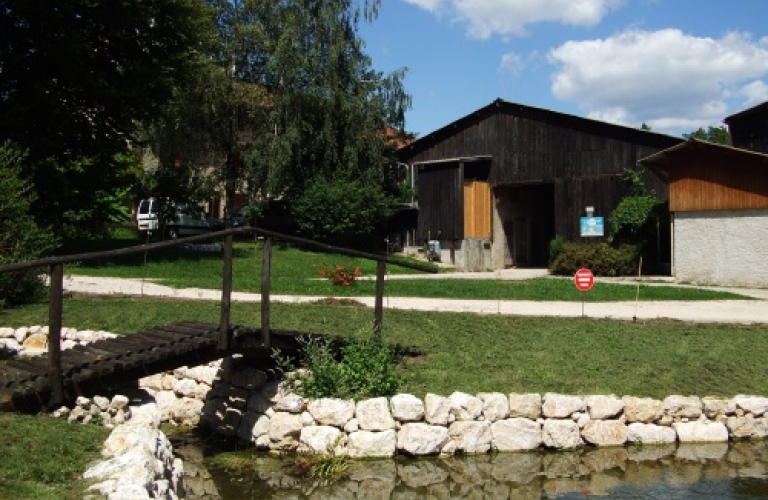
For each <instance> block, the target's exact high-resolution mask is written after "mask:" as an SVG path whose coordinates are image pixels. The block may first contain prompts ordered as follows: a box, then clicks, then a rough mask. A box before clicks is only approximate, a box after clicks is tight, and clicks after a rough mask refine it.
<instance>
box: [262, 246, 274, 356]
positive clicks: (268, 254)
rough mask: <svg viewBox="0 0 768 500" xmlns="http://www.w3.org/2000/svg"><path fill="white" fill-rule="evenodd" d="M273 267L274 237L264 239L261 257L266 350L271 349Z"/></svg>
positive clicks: (263, 329)
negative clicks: (270, 299) (271, 280)
mask: <svg viewBox="0 0 768 500" xmlns="http://www.w3.org/2000/svg"><path fill="white" fill-rule="evenodd" d="M271 265H272V237H271V236H268V237H267V238H265V239H264V253H263V254H262V256H261V343H262V345H263V346H264V348H265V349H269V347H270V339H269V323H270V317H269V316H270V307H269V306H270V304H269V292H270V290H269V286H270V275H271V272H272V270H271Z"/></svg>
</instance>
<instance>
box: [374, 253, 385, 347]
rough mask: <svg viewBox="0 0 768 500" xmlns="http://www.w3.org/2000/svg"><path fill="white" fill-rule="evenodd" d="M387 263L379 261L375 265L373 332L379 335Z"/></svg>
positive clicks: (382, 313) (382, 315) (382, 314)
mask: <svg viewBox="0 0 768 500" xmlns="http://www.w3.org/2000/svg"><path fill="white" fill-rule="evenodd" d="M386 270H387V265H386V264H385V263H384V262H382V261H379V264H378V266H376V304H375V307H374V313H373V314H374V318H373V334H374V335H376V336H377V337H379V336H381V324H382V322H383V319H384V276H385V272H386Z"/></svg>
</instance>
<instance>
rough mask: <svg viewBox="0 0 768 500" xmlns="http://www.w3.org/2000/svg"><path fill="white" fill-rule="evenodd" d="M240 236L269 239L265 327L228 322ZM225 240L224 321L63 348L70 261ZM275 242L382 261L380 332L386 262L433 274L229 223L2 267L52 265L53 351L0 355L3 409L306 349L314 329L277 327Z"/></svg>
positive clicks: (55, 402) (1, 269)
mask: <svg viewBox="0 0 768 500" xmlns="http://www.w3.org/2000/svg"><path fill="white" fill-rule="evenodd" d="M235 235H254V236H260V237H263V238H264V248H263V254H262V275H261V325H259V326H258V327H248V326H234V325H231V324H230V306H231V293H232V247H233V237H234V236H235ZM222 238H223V239H224V244H223V269H222V287H221V315H220V321H219V324H206V323H197V322H176V323H172V324H169V325H162V326H157V327H155V328H152V329H149V330H146V331H142V332H137V333H134V334H131V335H124V336H119V337H116V338H113V339H106V340H100V341H97V342H93V343H91V344H88V345H84V346H82V345H78V346H76V347H74V348H72V349H66V350H62V349H61V327H62V325H61V323H62V311H63V305H64V303H63V296H64V293H63V283H64V265H65V264H70V263H73V262H85V261H94V260H102V259H109V258H115V257H123V256H127V255H133V254H140V253H145V252H153V251H157V250H162V249H166V248H170V247H174V246H178V245H183V244H189V243H197V242H203V241H210V240H214V239H219V240H220V239H222ZM274 240H280V241H284V242H286V243H291V244H296V245H299V246H303V247H307V248H312V249H315V250H320V251H324V252H333V253H338V254H342V255H346V256H350V257H360V258H364V259H370V260H374V261H376V262H377V263H378V265H377V273H376V300H375V306H374V335H378V334H379V333H380V331H381V325H382V318H383V296H384V276H385V272H386V265H387V264H393V265H398V266H403V267H407V268H411V269H415V270H419V271H424V272H432V273H434V272H435V270H434V268H432V267H427V266H423V265H419V264H412V263H406V262H402V261H398V260H395V259H391V258H389V257H383V256H380V255H374V254H369V253H365V252H359V251H356V250H350V249H347V248H339V247H334V246H331V245H326V244H323V243H319V242H317V241H313V240H308V239H304V238H297V237H294V236H288V235H284V234H280V233H276V232H273V231H267V230H264V229H260V228H256V227H241V228H235V229H227V230H224V231H218V232H215V233H210V234H205V235H200V236H193V237H189V238H183V239H178V240H171V241H165V242H160V243H152V244H146V245H138V246H133V247H128V248H121V249H118V250H111V251H106V252H93V253H85V254H76V255H68V256H62V257H50V258H45V259H38V260H34V261H26V262H18V263H15V264H9V265H4V266H0V273H11V272H19V271H30V270H33V269H36V268H41V267H47V268H49V270H50V283H49V314H48V316H49V318H48V326H49V332H48V352H47V356H38V357H28V358H23V359H22V358H19V357H13V358H11V359H9V360H5V361H0V407H3V406H4V407H6V408H11V407H14V408H16V409H30V408H41V407H56V406H59V405H61V404H63V403H66V402H68V401H72V400H74V399H75V398H76V397H77V396H81V395H82V396H87V395H92V394H96V393H98V392H99V391H100V390H101V391H103V390H105V389H106V388H110V387H115V386H119V385H121V384H125V383H128V382H131V381H135V380H137V379H139V378H141V377H145V376H148V375H152V374H155V373H161V372H163V371H168V370H173V369H175V368H178V367H181V366H196V365H199V364H204V363H208V362H210V361H213V360H215V359H219V358H221V357H224V356H227V355H230V354H233V353H243V354H246V355H248V356H249V358H251V359H253V360H254V361H253V362H254V363H255V364H256V365H257V366H260V367H269V366H271V364H272V359H271V354H272V350H273V349H275V348H278V349H280V350H281V351H282V352H284V353H286V354H288V355H297V354H298V353H299V351H300V348H301V344H300V342H299V337H301V336H307V335H310V336H311V335H316V334H313V333H311V332H297V331H287V330H278V329H273V328H271V325H270V269H271V260H272V244H273V241H274Z"/></svg>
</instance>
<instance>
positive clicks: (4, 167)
mask: <svg viewBox="0 0 768 500" xmlns="http://www.w3.org/2000/svg"><path fill="white" fill-rule="evenodd" d="M24 161H25V155H24V153H23V152H22V151H21V150H20V149H19V148H18V147H16V146H14V145H12V144H10V143H8V142H6V143H4V144H0V264H9V263H12V262H17V261H20V260H31V259H35V258H37V257H40V256H42V255H44V254H45V253H46V252H48V251H50V250H51V249H52V248H53V246H54V244H55V240H54V238H53V236H52V234H51V232H50V231H49V230H48V229H46V228H42V227H40V226H38V225H37V224H36V223H35V221H34V220H32V217H31V216H30V214H29V213H30V205H31V203H32V202H33V201H34V197H35V194H34V191H33V189H32V186H31V185H30V184H29V183H28V182H26V181H24V180H23V179H22V177H21V172H22V168H23V165H24ZM44 294H45V288H44V286H43V282H42V280H41V279H40V277H39V276H38V275H37V273H36V272H34V271H32V272H22V273H4V274H0V308H2V307H3V306H13V305H18V304H23V303H28V302H34V301H35V299H38V298H40V297H41V296H43V295H44Z"/></svg>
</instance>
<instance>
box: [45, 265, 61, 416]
mask: <svg viewBox="0 0 768 500" xmlns="http://www.w3.org/2000/svg"><path fill="white" fill-rule="evenodd" d="M63 296H64V264H53V265H51V283H50V287H49V289H48V380H49V381H50V383H51V400H50V406H52V407H53V406H59V405H61V404H62V403H64V379H63V378H62V375H61V317H62V298H63Z"/></svg>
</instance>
